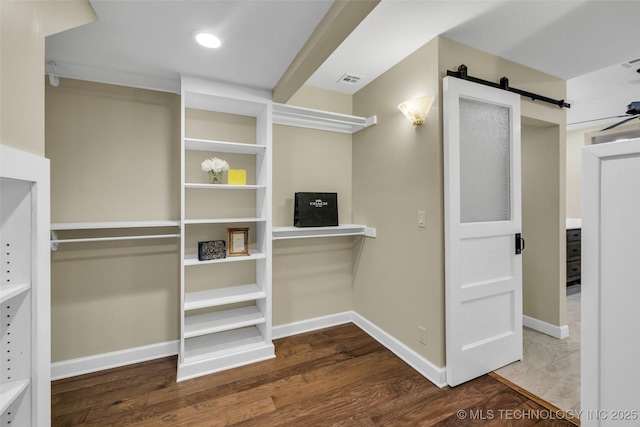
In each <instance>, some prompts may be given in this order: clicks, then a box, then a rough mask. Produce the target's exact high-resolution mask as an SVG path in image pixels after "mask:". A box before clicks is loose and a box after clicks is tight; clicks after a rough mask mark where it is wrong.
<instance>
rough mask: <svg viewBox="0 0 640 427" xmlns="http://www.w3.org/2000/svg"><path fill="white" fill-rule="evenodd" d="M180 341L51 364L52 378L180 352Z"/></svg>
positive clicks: (55, 378)
mask: <svg viewBox="0 0 640 427" xmlns="http://www.w3.org/2000/svg"><path fill="white" fill-rule="evenodd" d="M178 345H179V341H168V342H164V343H159V344H151V345H147V346H144V347H136V348H128V349H126V350H120V351H113V352H110V353H103V354H96V355H95V356H88V357H80V358H77V359H71V360H64V361H62V362H55V363H52V364H51V379H52V380H59V379H62V378H68V377H75V376H76V375H82V374H88V373H91V372H97V371H102V370H105V369H111V368H117V367H118V366H124V365H130V364H132V363H138V362H145V361H147V360H153V359H159V358H161V357H166V356H174V355H176V354H178Z"/></svg>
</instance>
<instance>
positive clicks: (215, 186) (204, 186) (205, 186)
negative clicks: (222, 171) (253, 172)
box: [184, 183, 267, 190]
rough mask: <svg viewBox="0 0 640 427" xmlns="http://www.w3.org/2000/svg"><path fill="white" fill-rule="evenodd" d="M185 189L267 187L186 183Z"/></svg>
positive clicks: (253, 188) (251, 188)
mask: <svg viewBox="0 0 640 427" xmlns="http://www.w3.org/2000/svg"><path fill="white" fill-rule="evenodd" d="M184 188H196V189H201V190H259V189H262V188H267V187H266V186H265V185H252V184H249V185H230V184H199V183H186V184H184Z"/></svg>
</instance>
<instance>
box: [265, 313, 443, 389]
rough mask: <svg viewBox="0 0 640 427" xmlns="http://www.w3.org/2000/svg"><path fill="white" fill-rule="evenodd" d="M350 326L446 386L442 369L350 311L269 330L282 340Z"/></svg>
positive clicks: (431, 379)
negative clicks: (346, 324)
mask: <svg viewBox="0 0 640 427" xmlns="http://www.w3.org/2000/svg"><path fill="white" fill-rule="evenodd" d="M345 323H353V324H355V325H356V326H358V327H359V328H360V329H362V330H363V331H365V332H366V333H367V334H369V335H370V336H371V338H373V339H375V340H376V341H378V342H379V343H380V344H382V345H383V346H385V347H386V348H387V349H389V350H390V351H391V352H392V353H394V354H395V355H396V356H398V357H399V358H400V359H402V360H404V361H405V362H406V363H407V364H408V365H409V366H411V367H412V368H413V369H415V370H416V371H418V373H420V374H421V375H422V376H424V377H425V378H426V379H428V380H429V381H431V382H432V383H434V384H435V385H436V386H438V387H444V386H446V385H447V381H446V369H445V368H439V367H437V366H436V365H434V364H433V363H431V362H430V361H429V360H427V359H426V358H424V357H423V356H421V355H419V354H418V353H416V352H415V351H414V350H412V349H410V348H409V347H407V346H406V345H405V344H403V343H401V342H400V341H398V340H397V339H395V338H393V337H392V336H391V335H389V334H388V333H386V332H385V331H384V330H382V329H381V328H379V327H378V326H376V325H374V324H373V323H371V322H370V321H368V320H367V319H365V318H364V317H362V316H361V315H359V314H358V313H356V312H354V311H346V312H343V313H338V314H333V315H329V316H322V317H316V318H314V319H308V320H303V321H300V322H294V323H289V324H286V325H281V326H274V327H273V339H278V338H284V337H288V336H291V335H297V334H301V333H304V332H311V331H315V330H318V329H322V328H328V327H331V326H336V325H342V324H345Z"/></svg>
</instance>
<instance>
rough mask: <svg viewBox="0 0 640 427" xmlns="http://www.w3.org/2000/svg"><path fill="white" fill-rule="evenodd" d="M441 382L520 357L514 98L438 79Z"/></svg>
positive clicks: (517, 129)
mask: <svg viewBox="0 0 640 427" xmlns="http://www.w3.org/2000/svg"><path fill="white" fill-rule="evenodd" d="M443 88H444V98H443V104H444V182H445V194H444V198H445V281H446V283H445V297H446V315H445V320H446V363H447V368H446V369H447V382H448V383H449V385H451V386H455V385H458V384H460V383H463V382H465V381H468V380H470V379H473V378H476V377H478V376H480V375H484V374H486V373H488V372H491V371H493V370H494V369H497V368H499V367H502V366H504V365H507V364H509V363H511V362H514V361H517V360H521V359H522V256H521V255H520V253H519V252H521V251H520V250H517V249H518V248H521V247H522V245H523V243H524V241H523V240H522V238H521V235H520V233H521V231H522V219H521V197H520V192H521V189H520V96H519V95H516V94H514V93H511V92H507V91H504V90H500V89H494V88H491V87H488V86H484V85H480V84H476V83H472V82H468V81H466V80H461V79H457V78H455V77H446V78H445V79H444V81H443Z"/></svg>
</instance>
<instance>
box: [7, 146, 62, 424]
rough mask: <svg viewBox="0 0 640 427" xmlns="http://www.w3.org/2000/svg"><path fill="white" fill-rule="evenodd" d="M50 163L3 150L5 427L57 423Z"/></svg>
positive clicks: (11, 150)
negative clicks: (53, 415) (52, 383)
mask: <svg viewBox="0 0 640 427" xmlns="http://www.w3.org/2000/svg"><path fill="white" fill-rule="evenodd" d="M49 194H50V192H49V161H48V160H47V159H45V158H44V157H39V156H35V155H33V154H29V153H25V152H22V151H19V150H16V149H13V148H10V147H5V146H2V145H0V219H1V228H0V241H1V242H0V245H1V249H2V251H1V253H0V263H1V264H2V269H1V270H0V271H1V274H0V278H1V279H0V280H1V282H0V303H1V306H0V313H1V316H2V341H1V342H0V351H1V354H2V358H1V359H0V425H2V426H20V427H24V426H46V425H50V422H51V409H50V406H51V387H50V378H51V375H50V363H51V352H50V346H51V338H50V337H51V333H50V329H49V328H50V327H49V324H50V300H51V297H50V266H49V197H50V196H49Z"/></svg>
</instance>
